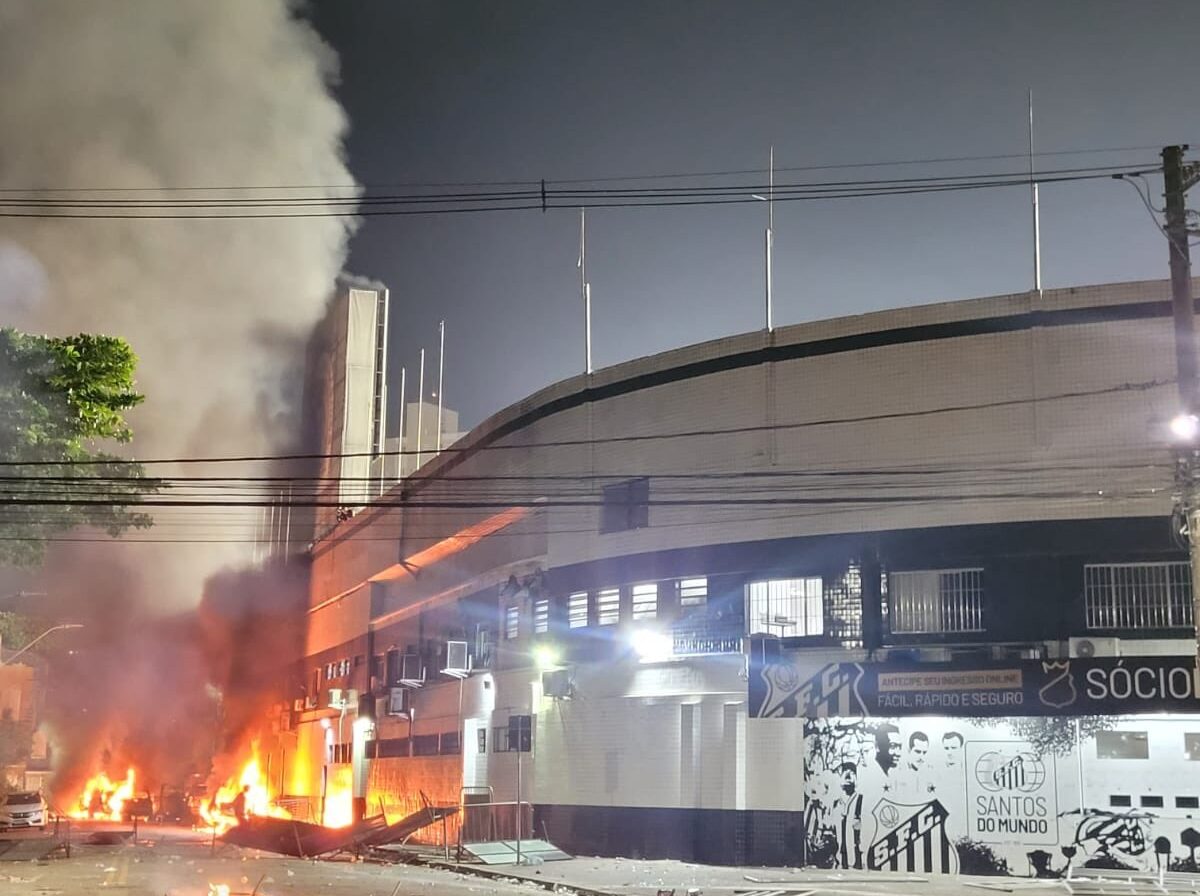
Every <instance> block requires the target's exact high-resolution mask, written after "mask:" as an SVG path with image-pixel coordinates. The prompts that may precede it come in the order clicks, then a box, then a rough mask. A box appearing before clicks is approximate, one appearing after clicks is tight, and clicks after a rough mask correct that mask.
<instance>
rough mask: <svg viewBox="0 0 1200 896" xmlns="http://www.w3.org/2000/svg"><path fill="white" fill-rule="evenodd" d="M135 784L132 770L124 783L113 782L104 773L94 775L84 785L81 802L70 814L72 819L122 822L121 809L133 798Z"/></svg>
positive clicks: (80, 797) (127, 773) (80, 796)
mask: <svg viewBox="0 0 1200 896" xmlns="http://www.w3.org/2000/svg"><path fill="white" fill-rule="evenodd" d="M135 782H136V778H135V776H134V773H133V769H132V768H131V769H129V770H128V771H127V772H126V773H125V780H123V781H121V780H118V781H113V780H112V779H111V778H109V777H108V775H107V774H106V773H104V772H100V773H99V774H96V775H93V776H92V777H91V778H89V779H88V782H87V784H85V785H84V788H83V793H81V794H80V795H79V801H78V802H77V803H76V805H75V807H74V808H73V809H72V810H71V811H70V812H69V813H68V814H69V815H70V816H71V817H72V818H98V819H101V820H104V821H121V820H122V819H121V809H122V808H123V807H124V805H125V801H126V800H128V799H129V798H130V797H132V796H133V794H134V787H135V786H136V784H135Z"/></svg>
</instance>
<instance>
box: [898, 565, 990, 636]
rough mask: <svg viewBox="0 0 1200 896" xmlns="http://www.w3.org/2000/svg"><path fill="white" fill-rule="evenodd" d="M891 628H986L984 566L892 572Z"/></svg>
mask: <svg viewBox="0 0 1200 896" xmlns="http://www.w3.org/2000/svg"><path fill="white" fill-rule="evenodd" d="M888 603H889V610H890V614H891V615H890V618H891V629H892V633H893V634H897V635H926V634H942V633H947V632H981V631H983V570H982V569H922V570H915V571H912V572H892V573H888Z"/></svg>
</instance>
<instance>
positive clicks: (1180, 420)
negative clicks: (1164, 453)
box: [1171, 414, 1200, 442]
mask: <svg viewBox="0 0 1200 896" xmlns="http://www.w3.org/2000/svg"><path fill="white" fill-rule="evenodd" d="M1198 433H1200V418H1197V417H1196V415H1195V414H1176V415H1175V416H1174V417H1173V418H1171V435H1173V436H1175V438H1176V439H1178V440H1179V441H1181V442H1190V441H1192V440H1193V439H1195V438H1196V435H1197V434H1198Z"/></svg>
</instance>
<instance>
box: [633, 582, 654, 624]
mask: <svg viewBox="0 0 1200 896" xmlns="http://www.w3.org/2000/svg"><path fill="white" fill-rule="evenodd" d="M630 597H631V601H630V609H631V611H632V616H633V620H634V621H635V622H637V621H638V620H641V619H655V618H657V616H658V583H657V582H648V583H646V584H643V585H634V586H633V588H632V589H631V593H630Z"/></svg>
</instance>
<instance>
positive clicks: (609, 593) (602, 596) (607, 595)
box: [596, 588, 621, 625]
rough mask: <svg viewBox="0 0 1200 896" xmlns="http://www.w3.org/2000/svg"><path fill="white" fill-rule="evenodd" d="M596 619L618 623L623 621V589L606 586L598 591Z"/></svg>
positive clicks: (599, 621)
mask: <svg viewBox="0 0 1200 896" xmlns="http://www.w3.org/2000/svg"><path fill="white" fill-rule="evenodd" d="M596 621H597V622H598V623H600V624H601V625H616V624H617V623H618V622H620V621H621V589H620V588H605V589H604V590H603V591H598V592H597V593H596Z"/></svg>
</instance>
